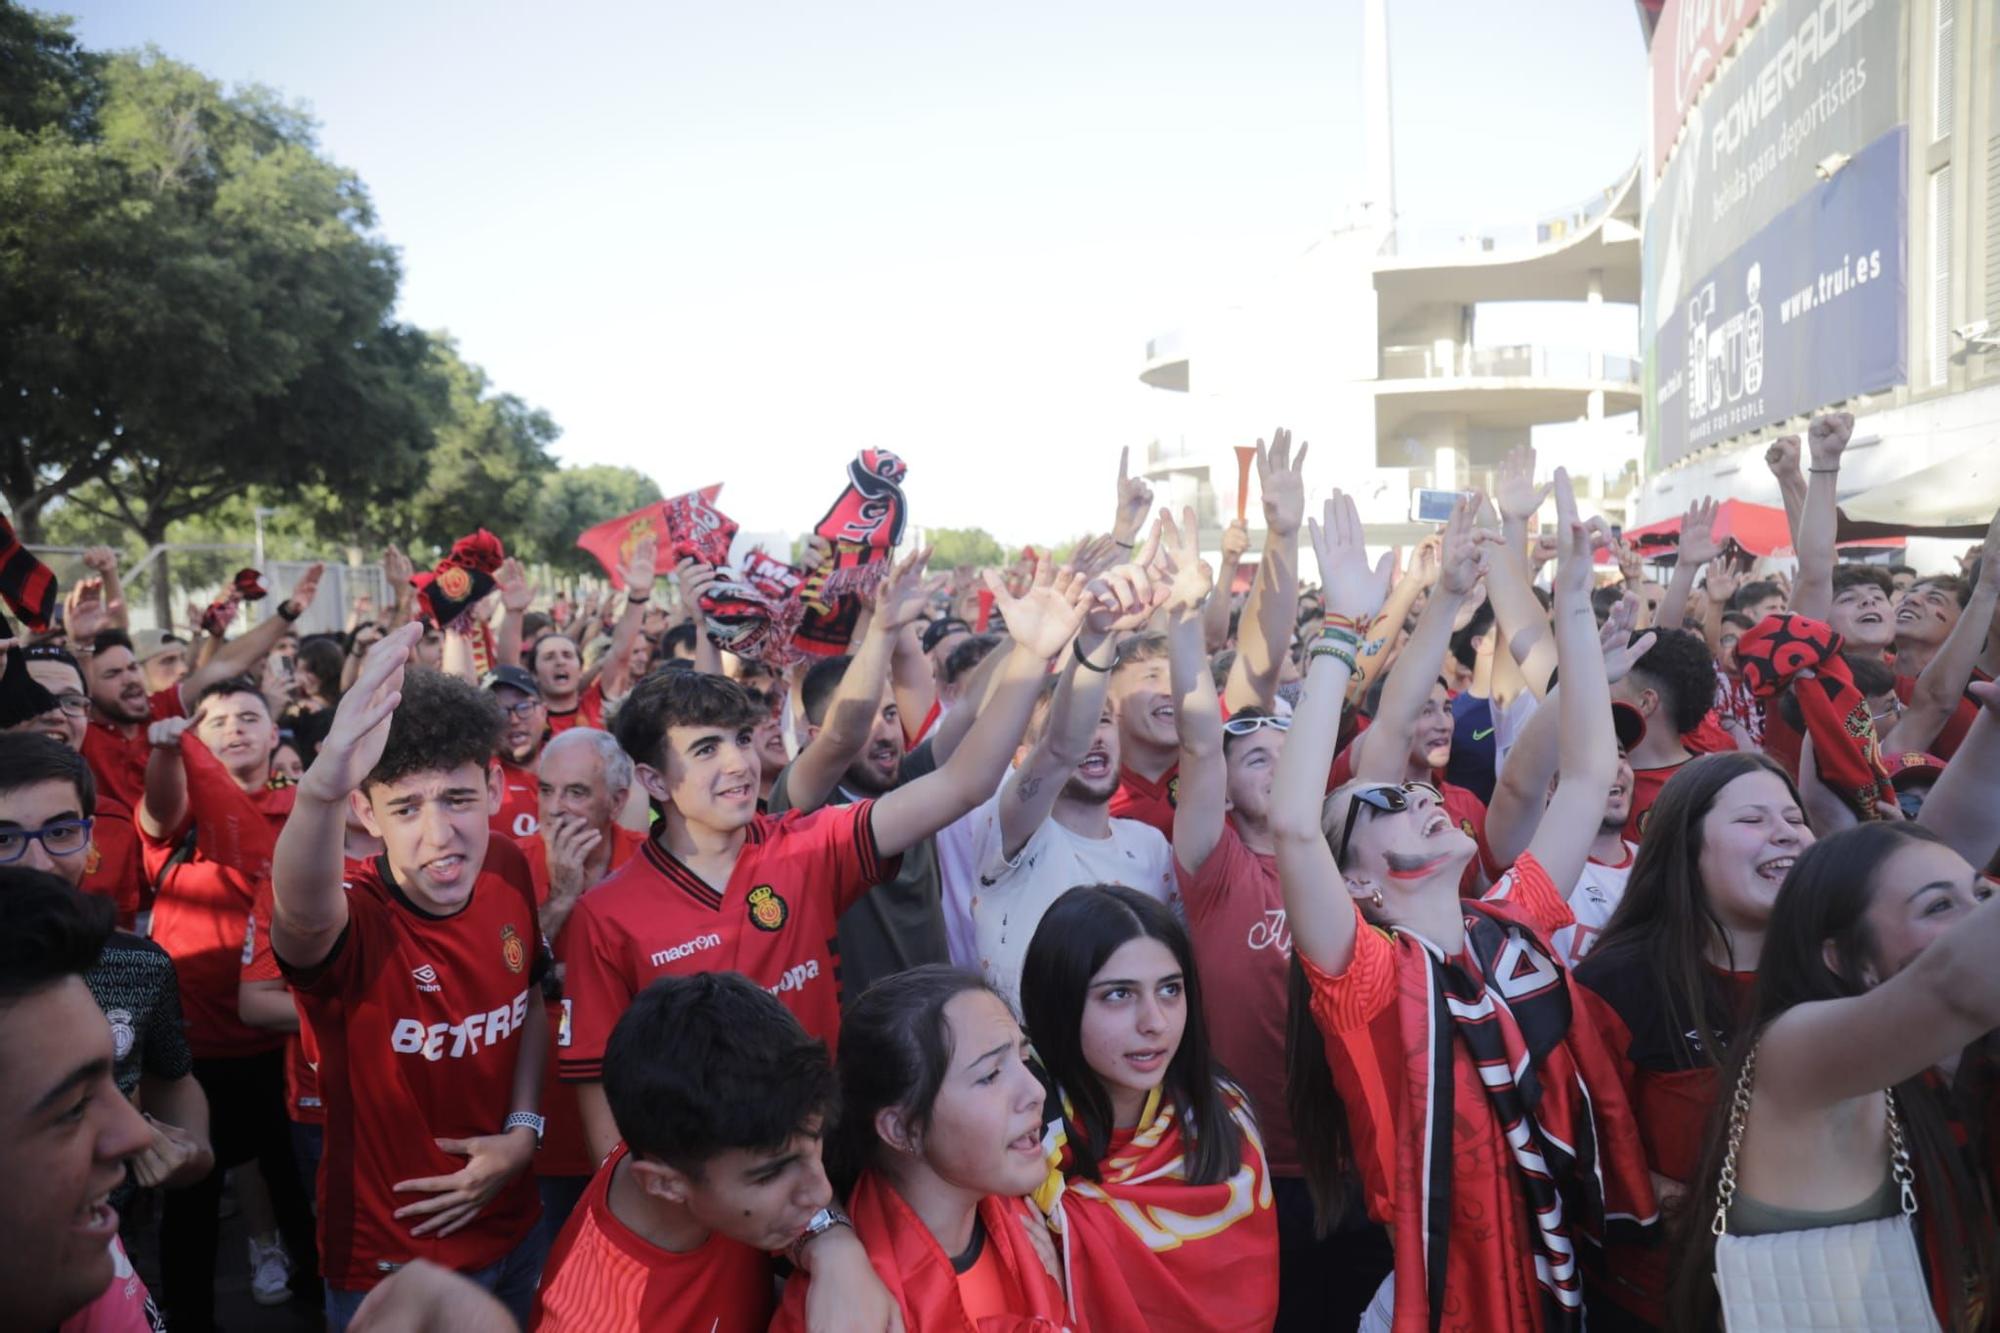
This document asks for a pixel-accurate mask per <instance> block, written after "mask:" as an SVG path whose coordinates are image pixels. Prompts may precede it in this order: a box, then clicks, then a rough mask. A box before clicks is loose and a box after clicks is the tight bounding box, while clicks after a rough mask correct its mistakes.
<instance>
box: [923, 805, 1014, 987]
mask: <svg viewBox="0 0 2000 1333" xmlns="http://www.w3.org/2000/svg"><path fill="white" fill-rule="evenodd" d="M1002 785H1003V786H1004V785H1005V783H1004V780H1003V782H1002ZM999 811H1000V797H999V795H998V794H997V793H996V794H995V795H994V796H993V798H992V799H991V800H989V801H987V802H986V804H984V805H982V806H979V807H977V808H976V809H974V810H973V811H972V813H971V814H968V815H964V816H962V817H960V818H958V819H954V820H953V821H952V822H951V823H949V824H946V825H945V826H944V827H943V828H941V829H939V830H938V831H937V833H936V835H935V836H934V838H933V842H934V844H935V845H936V847H937V867H938V891H939V896H940V897H941V899H942V906H943V909H944V938H945V944H946V945H947V946H948V947H949V948H950V949H951V962H952V966H954V967H962V968H964V969H966V970H967V971H968V972H977V971H979V970H980V968H979V943H978V936H977V935H976V934H975V932H974V931H973V928H972V900H973V899H974V898H976V897H977V896H978V895H979V853H980V849H981V848H983V847H984V846H985V845H986V830H987V829H988V828H989V827H991V826H992V825H993V824H994V822H995V821H997V820H998V819H999V818H1000V814H999Z"/></svg>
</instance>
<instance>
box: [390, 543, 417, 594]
mask: <svg viewBox="0 0 2000 1333" xmlns="http://www.w3.org/2000/svg"><path fill="white" fill-rule="evenodd" d="M416 576H417V567H416V566H415V565H413V564H411V563H410V557H408V556H406V555H404V554H403V553H402V552H401V551H399V550H397V549H396V547H395V546H394V545H393V544H392V545H391V546H390V547H389V548H388V549H387V550H385V551H383V552H382V577H383V578H385V579H387V580H389V591H390V593H391V594H392V595H393V596H395V597H399V598H400V597H401V596H402V595H403V589H405V588H407V587H409V586H410V580H411V579H413V578H415V577H416Z"/></svg>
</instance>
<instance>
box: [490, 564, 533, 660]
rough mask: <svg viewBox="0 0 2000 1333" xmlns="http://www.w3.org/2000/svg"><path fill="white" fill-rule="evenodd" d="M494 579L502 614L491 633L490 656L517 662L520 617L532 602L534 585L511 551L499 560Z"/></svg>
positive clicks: (518, 655)
mask: <svg viewBox="0 0 2000 1333" xmlns="http://www.w3.org/2000/svg"><path fill="white" fill-rule="evenodd" d="M494 582H495V583H497V584H498V585H499V587H500V609H501V610H502V611H503V612H505V614H504V615H502V616H501V617H500V629H499V631H498V632H497V633H496V634H494V636H493V656H494V657H495V658H496V659H497V660H498V661H501V662H508V663H512V664H514V665H516V666H518V665H520V662H521V618H522V617H523V616H525V615H527V614H528V608H529V607H530V606H532V605H533V604H534V601H535V585H534V584H532V583H530V582H529V581H528V571H527V569H526V568H525V567H523V566H522V564H521V562H520V561H519V560H516V559H515V558H514V557H513V556H511V555H510V556H508V557H507V558H506V559H505V560H503V561H501V562H500V573H499V575H498V576H497V577H496V578H495V580H494Z"/></svg>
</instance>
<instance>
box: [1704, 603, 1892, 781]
mask: <svg viewBox="0 0 2000 1333" xmlns="http://www.w3.org/2000/svg"><path fill="white" fill-rule="evenodd" d="M1840 649H1841V638H1840V636H1839V635H1838V634H1835V633H1834V632H1833V629H1832V627H1831V626H1829V625H1826V624H1824V623H1823V622H1821V621H1817V620H1809V619H1807V618H1806V617H1805V616H1794V615H1780V616H1766V617H1765V618H1764V619H1763V620H1761V621H1759V622H1758V623H1757V624H1756V625H1755V626H1754V627H1752V628H1751V629H1748V630H1746V631H1744V634H1743V637H1742V638H1740V639H1738V640H1737V641H1736V661H1737V662H1738V664H1739V665H1740V666H1741V668H1742V672H1743V683H1744V684H1746V685H1748V686H1749V687H1750V692H1751V693H1752V694H1754V695H1756V696H1757V697H1758V698H1760V699H1768V698H1771V697H1772V696H1773V695H1775V694H1777V693H1779V692H1780V691H1782V690H1784V689H1785V688H1786V687H1787V686H1790V687H1791V691H1792V697H1793V698H1795V699H1797V700H1798V701H1799V712H1800V713H1802V714H1803V715H1804V717H1805V722H1806V733H1807V734H1808V735H1810V736H1811V737H1812V740H1813V766H1814V768H1815V769H1817V770H1818V772H1819V779H1820V781H1821V782H1824V783H1825V784H1826V785H1827V786H1828V787H1829V788H1830V789H1832V791H1833V793H1834V794H1835V795H1836V796H1838V797H1840V799H1841V800H1843V801H1845V802H1847V804H1848V805H1849V806H1851V807H1852V808H1853V810H1854V813H1855V814H1856V815H1858V816H1860V817H1861V818H1862V819H1864V820H1869V819H1879V818H1881V812H1880V811H1878V810H1877V809H1876V808H1875V806H1876V803H1877V802H1878V801H1886V802H1888V803H1889V804H1891V805H1893V804H1895V801H1896V788H1895V785H1894V784H1893V783H1891V782H1890V781H1889V770H1888V769H1887V768H1886V767H1885V766H1884V765H1883V763H1882V745H1881V742H1880V741H1879V740H1878V739H1877V738H1876V735H1875V720H1874V718H1873V717H1872V716H1871V715H1870V714H1869V711H1868V698H1867V696H1866V695H1864V694H1862V693H1861V691H1860V690H1859V689H1858V688H1856V686H1855V684H1854V673H1853V672H1852V671H1851V670H1849V669H1848V666H1847V661H1846V659H1844V658H1843V657H1841V655H1840ZM1807 671H1810V672H1812V673H1813V674H1812V677H1811V679H1805V678H1804V677H1803V674H1802V673H1804V672H1807Z"/></svg>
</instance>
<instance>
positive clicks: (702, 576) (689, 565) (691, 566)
mask: <svg viewBox="0 0 2000 1333" xmlns="http://www.w3.org/2000/svg"><path fill="white" fill-rule="evenodd" d="M721 577H722V575H721V574H720V573H718V572H717V571H716V568H715V566H714V565H710V564H705V563H703V562H702V561H700V560H697V559H695V558H694V557H693V556H688V557H686V558H684V559H683V560H682V561H681V562H680V563H679V564H678V565H675V566H674V584H675V586H676V587H677V588H679V590H680V599H681V608H682V609H683V610H685V611H686V612H687V613H688V615H690V616H692V617H693V618H694V619H696V620H700V619H702V610H701V595H702V594H703V593H705V592H707V591H708V590H709V587H710V586H711V585H713V584H714V583H716V582H717V581H719V580H720V579H721Z"/></svg>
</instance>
